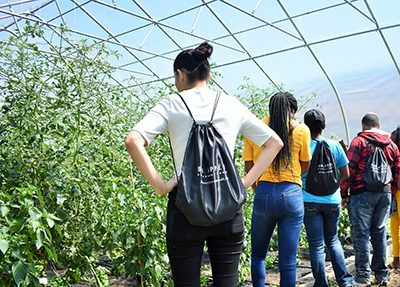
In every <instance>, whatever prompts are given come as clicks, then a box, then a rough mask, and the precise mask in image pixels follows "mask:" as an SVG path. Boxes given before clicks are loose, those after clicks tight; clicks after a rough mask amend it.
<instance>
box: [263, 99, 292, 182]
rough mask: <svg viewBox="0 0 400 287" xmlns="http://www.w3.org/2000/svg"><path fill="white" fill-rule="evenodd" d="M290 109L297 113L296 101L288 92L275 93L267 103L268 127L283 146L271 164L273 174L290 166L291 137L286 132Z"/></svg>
mask: <svg viewBox="0 0 400 287" xmlns="http://www.w3.org/2000/svg"><path fill="white" fill-rule="evenodd" d="M290 108H292V109H293V110H294V111H295V112H296V111H297V101H296V99H295V97H294V96H293V95H292V94H291V93H289V92H277V93H275V94H274V95H273V96H272V97H271V99H270V102H269V115H270V118H269V127H270V128H271V129H273V130H274V131H275V132H276V133H277V135H278V136H279V137H280V138H281V140H282V141H283V143H284V145H283V148H282V149H281V150H280V151H279V153H278V154H277V156H276V157H275V159H274V161H273V162H272V164H271V166H272V170H273V172H274V174H278V175H279V174H280V171H281V170H285V169H287V168H288V167H289V166H291V161H292V154H291V147H292V145H293V136H292V133H291V132H288V120H289V119H290ZM289 131H292V122H291V121H290V120H289Z"/></svg>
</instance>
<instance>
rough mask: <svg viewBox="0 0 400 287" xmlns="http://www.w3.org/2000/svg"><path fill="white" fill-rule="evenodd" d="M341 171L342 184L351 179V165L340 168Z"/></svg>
mask: <svg viewBox="0 0 400 287" xmlns="http://www.w3.org/2000/svg"><path fill="white" fill-rule="evenodd" d="M339 170H340V182H342V181H344V180H346V179H348V178H349V177H350V170H349V165H348V164H346V165H345V166H342V167H341V168H339Z"/></svg>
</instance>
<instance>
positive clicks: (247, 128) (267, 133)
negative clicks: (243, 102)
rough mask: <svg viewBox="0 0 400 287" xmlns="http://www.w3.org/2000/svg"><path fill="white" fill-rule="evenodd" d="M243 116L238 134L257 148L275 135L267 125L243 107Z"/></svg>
mask: <svg viewBox="0 0 400 287" xmlns="http://www.w3.org/2000/svg"><path fill="white" fill-rule="evenodd" d="M243 115H244V116H243V119H242V127H241V129H240V131H239V133H240V134H242V135H244V136H245V137H247V138H248V139H250V140H251V141H252V142H254V143H255V144H256V145H258V146H259V147H261V146H262V145H263V144H264V143H265V142H266V141H268V140H269V139H270V137H271V136H273V135H274V134H275V132H274V131H273V130H272V129H271V128H270V127H269V126H268V125H267V124H265V123H264V122H263V121H262V120H260V119H259V118H257V117H256V116H255V115H254V114H253V113H252V112H251V111H249V110H248V109H247V108H246V107H244V110H243Z"/></svg>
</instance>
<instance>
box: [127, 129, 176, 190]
mask: <svg viewBox="0 0 400 287" xmlns="http://www.w3.org/2000/svg"><path fill="white" fill-rule="evenodd" d="M146 144H147V142H146V140H145V139H144V138H143V136H142V135H141V134H140V133H138V132H137V131H131V132H129V134H128V136H127V137H126V139H125V147H126V149H127V150H128V152H129V154H130V155H131V157H132V159H133V161H134V162H135V164H136V166H137V167H138V168H139V170H140V172H141V173H142V174H143V176H144V177H145V178H146V179H147V181H148V182H149V183H150V185H151V186H152V187H153V189H154V190H155V192H156V193H157V194H158V195H164V194H166V193H169V192H171V191H172V190H173V188H174V187H175V186H176V185H177V184H178V181H177V180H176V178H175V176H174V177H173V178H172V179H171V180H169V181H168V182H167V183H165V182H164V180H163V179H162V178H161V177H160V175H159V174H158V172H157V171H156V169H155V168H154V165H153V163H152V162H151V160H150V157H149V155H148V154H147V151H146V149H145V148H144V147H145V145H146Z"/></svg>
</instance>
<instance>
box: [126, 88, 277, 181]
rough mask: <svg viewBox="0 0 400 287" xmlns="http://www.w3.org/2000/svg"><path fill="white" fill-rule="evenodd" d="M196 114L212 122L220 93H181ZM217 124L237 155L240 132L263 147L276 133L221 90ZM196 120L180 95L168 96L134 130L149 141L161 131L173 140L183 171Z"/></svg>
mask: <svg viewBox="0 0 400 287" xmlns="http://www.w3.org/2000/svg"><path fill="white" fill-rule="evenodd" d="M180 95H181V96H182V98H183V99H184V100H185V102H186V104H187V105H188V107H189V109H190V111H191V112H192V115H193V117H194V118H195V119H196V121H197V122H199V123H206V122H208V121H210V119H211V114H212V110H213V107H214V102H215V96H216V92H215V91H213V90H209V89H205V88H196V89H191V90H186V91H183V92H181V93H180ZM213 123H214V125H215V126H216V127H217V129H218V130H219V132H220V133H221V135H222V136H223V138H224V140H225V142H226V144H227V145H228V148H229V150H230V152H231V155H232V156H233V151H234V147H235V141H236V137H237V136H238V134H242V135H244V136H246V137H247V138H249V139H251V140H252V141H253V142H254V143H255V144H257V145H258V146H262V145H263V144H264V143H265V142H266V141H267V140H268V139H269V138H270V137H271V136H272V135H273V134H274V133H275V132H274V131H273V130H272V129H271V128H270V127H268V126H267V125H266V124H265V123H263V122H262V121H261V120H260V119H258V118H257V117H256V116H255V115H254V114H253V113H251V112H250V111H249V110H248V109H247V108H246V107H245V106H244V105H243V104H242V103H241V102H240V101H239V100H238V99H236V98H233V97H231V96H229V95H227V94H224V93H221V97H220V99H219V102H218V106H217V109H216V110H215V114H214V119H213ZM192 124H193V120H192V118H191V117H190V114H189V111H188V110H187V108H186V106H185V104H184V103H183V102H182V100H181V98H180V97H179V96H178V95H177V94H172V95H169V96H166V97H165V98H164V99H162V100H161V101H160V102H158V103H157V104H156V105H155V106H154V107H153V108H152V109H151V110H150V112H149V113H148V114H147V115H146V116H145V117H144V118H143V119H142V120H141V121H140V122H139V123H137V124H136V125H135V126H134V128H133V130H135V131H137V132H139V133H140V134H141V135H142V136H143V137H144V138H145V139H146V141H147V143H148V144H149V143H150V142H152V141H153V140H154V138H155V137H156V136H157V135H158V134H161V133H167V134H168V135H169V136H170V139H171V145H172V149H173V154H174V159H175V164H176V170H177V172H178V175H179V174H180V171H181V167H182V161H183V157H184V153H185V148H186V143H187V140H188V137H189V132H190V129H191V127H192Z"/></svg>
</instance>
